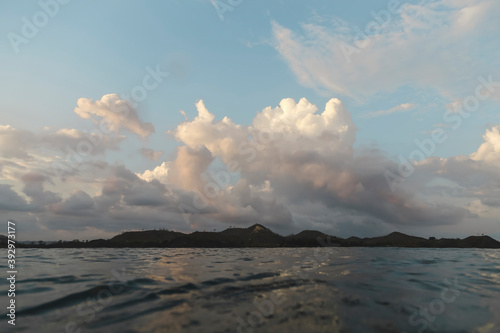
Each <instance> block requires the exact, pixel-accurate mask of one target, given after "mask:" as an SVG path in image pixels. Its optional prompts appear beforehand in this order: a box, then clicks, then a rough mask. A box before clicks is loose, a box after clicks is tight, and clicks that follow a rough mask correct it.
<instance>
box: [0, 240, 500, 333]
mask: <svg viewBox="0 0 500 333" xmlns="http://www.w3.org/2000/svg"><path fill="white" fill-rule="evenodd" d="M16 261H17V264H18V281H17V293H16V303H17V318H16V319H17V320H16V328H15V329H16V331H17V332H58V333H59V332H123V333H126V332H398V333H400V332H407V333H411V332H419V331H420V332H455V333H456V332H480V333H487V332H488V333H489V332H500V250H479V249H402V248H317V249H315V248H286V249H256V248H253V249H18V256H17V260H16ZM1 268H2V269H3V270H4V271H6V270H7V269H6V266H5V265H3V266H1ZM0 284H1V289H3V290H7V289H8V288H7V281H5V280H3V281H1V282H0ZM2 299H7V297H2ZM4 303H5V302H4ZM3 313H5V311H4V312H3ZM3 317H4V319H3V321H4V322H3V323H2V326H4V325H6V324H7V323H6V320H5V318H6V317H5V315H3Z"/></svg>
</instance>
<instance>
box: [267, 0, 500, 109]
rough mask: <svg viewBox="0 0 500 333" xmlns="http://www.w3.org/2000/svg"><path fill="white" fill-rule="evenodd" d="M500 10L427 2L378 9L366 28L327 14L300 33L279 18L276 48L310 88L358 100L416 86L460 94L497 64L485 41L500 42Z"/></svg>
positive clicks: (490, 4)
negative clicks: (480, 75)
mask: <svg viewBox="0 0 500 333" xmlns="http://www.w3.org/2000/svg"><path fill="white" fill-rule="evenodd" d="M499 9H500V3H499V2H498V1H494V0H480V1H449V0H441V1H422V2H419V3H415V4H413V3H402V4H401V5H400V7H399V8H396V10H393V11H392V12H390V11H389V10H388V9H385V12H384V13H381V12H377V11H376V12H377V13H376V16H377V17H373V18H372V19H371V20H369V21H367V22H366V26H360V27H358V26H353V25H352V24H349V23H347V22H345V21H343V20H340V19H338V18H335V17H334V18H328V17H323V18H322V19H321V20H318V19H317V18H315V19H313V20H311V22H307V23H303V24H302V31H292V30H291V29H289V28H286V27H284V26H282V25H281V24H279V23H278V22H274V21H273V22H272V28H273V36H274V40H275V48H276V50H277V51H278V52H279V53H280V54H281V56H282V57H283V58H284V60H285V61H286V62H287V64H288V66H289V67H290V69H291V70H292V71H293V73H294V74H295V76H296V77H297V79H298V81H299V82H300V83H301V84H303V85H304V86H307V87H311V88H315V89H318V90H320V91H321V90H326V91H329V92H334V93H337V94H343V95H346V96H350V97H353V98H356V99H364V98H367V97H370V96H373V95H374V94H377V93H381V92H393V91H395V90H397V89H398V88H400V87H403V86H413V87H417V88H422V89H434V90H435V91H437V92H438V93H441V94H443V95H444V96H447V97H449V98H452V99H455V98H463V97H464V96H465V95H467V94H470V92H471V91H474V90H473V89H474V88H475V86H476V85H477V76H478V75H479V74H484V73H491V71H492V68H493V67H498V64H499V63H498V53H495V52H494V51H491V50H489V51H488V53H490V52H491V55H485V54H484V43H485V42H488V43H491V41H493V40H498V35H497V31H498V28H499V27H500V20H499V18H498V15H496V13H497V12H498V10H499ZM379 21H381V23H382V24H380V23H379ZM486 64H487V67H486ZM495 64H496V65H495ZM464 94H465V95H464Z"/></svg>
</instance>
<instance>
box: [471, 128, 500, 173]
mask: <svg viewBox="0 0 500 333" xmlns="http://www.w3.org/2000/svg"><path fill="white" fill-rule="evenodd" d="M483 139H484V142H483V143H482V144H481V146H479V148H478V150H477V151H476V152H474V153H473V154H472V155H471V159H473V160H474V161H484V162H486V163H490V164H496V165H497V166H498V165H499V163H500V126H494V127H492V128H491V129H487V130H486V133H485V134H484V135H483Z"/></svg>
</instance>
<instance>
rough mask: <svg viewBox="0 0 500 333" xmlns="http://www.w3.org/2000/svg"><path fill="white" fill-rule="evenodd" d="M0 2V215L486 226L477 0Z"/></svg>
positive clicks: (85, 230)
mask: <svg viewBox="0 0 500 333" xmlns="http://www.w3.org/2000/svg"><path fill="white" fill-rule="evenodd" d="M1 6H2V10H1V11H0V33H1V34H0V35H1V38H0V64H2V65H1V67H0V68H1V71H0V74H1V75H0V88H1V89H0V213H1V214H0V216H2V220H3V221H2V225H5V232H4V233H6V229H7V226H6V225H7V223H6V222H7V220H9V219H10V220H14V221H16V222H17V227H18V228H17V237H18V239H21V240H39V239H41V240H60V239H62V240H72V239H95V238H110V237H112V236H114V235H115V234H117V233H119V232H121V231H124V230H141V229H158V228H166V229H169V230H177V231H184V232H190V231H194V230H223V229H226V228H228V227H232V226H233V227H234V226H236V227H248V226H250V225H252V224H254V223H261V224H264V225H266V226H267V227H269V228H271V230H273V231H275V232H278V233H280V234H283V235H288V234H290V233H296V232H298V231H301V230H305V229H315V230H320V231H323V232H325V233H329V234H332V235H336V236H340V237H349V236H352V235H355V236H358V237H369V236H380V235H384V234H387V233H390V232H392V231H400V232H405V233H409V234H413V235H417V236H422V237H430V236H434V237H463V236H468V235H477V234H488V235H491V236H492V237H494V238H496V239H500V168H499V166H500V116H499V112H498V110H499V107H500V105H499V104H500V67H499V65H500V57H499V56H500V43H499V41H500V36H499V35H498V31H499V28H500V17H499V15H498V12H499V10H500V2H498V1H496V0H474V1H471V0H436V1H427V0H424V1H398V0H388V1H382V0H380V1H379V0H377V1H373V0H371V1H368V0H366V1H360V0H356V1H307V2H305V1H304V2H302V1H284V0H282V1H278V0H276V1H248V0H192V1H180V0H178V1H130V0H129V1H115V0H105V1H94V0H89V1H78V0H40V1H28V0H26V1H4V2H3V3H2V5H1ZM0 233H1V231H0Z"/></svg>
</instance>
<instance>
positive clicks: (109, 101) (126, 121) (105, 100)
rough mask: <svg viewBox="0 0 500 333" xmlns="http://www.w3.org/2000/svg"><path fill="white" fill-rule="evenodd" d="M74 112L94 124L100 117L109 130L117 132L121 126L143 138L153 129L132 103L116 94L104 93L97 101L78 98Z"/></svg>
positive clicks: (97, 122)
mask: <svg viewBox="0 0 500 333" xmlns="http://www.w3.org/2000/svg"><path fill="white" fill-rule="evenodd" d="M75 113H76V114H77V115H79V116H80V117H81V118H83V119H92V120H93V121H94V123H96V124H100V122H99V120H100V119H102V120H103V121H105V124H106V125H107V127H108V128H109V129H110V130H111V131H115V132H118V131H119V130H120V129H122V128H123V129H126V130H128V131H130V132H131V133H134V134H137V135H138V136H140V137H141V138H143V139H144V138H146V137H148V136H149V135H151V134H152V133H153V132H154V131H155V129H154V126H153V124H152V123H145V122H142V121H141V120H140V119H139V116H138V114H137V111H136V110H135V109H134V107H133V106H132V104H131V103H130V102H129V101H127V100H123V99H121V98H120V96H118V95H117V94H108V95H104V96H102V98H101V99H100V100H97V101H93V100H92V99H88V98H80V99H79V100H78V102H77V107H76V108H75Z"/></svg>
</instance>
